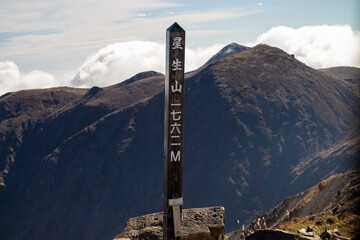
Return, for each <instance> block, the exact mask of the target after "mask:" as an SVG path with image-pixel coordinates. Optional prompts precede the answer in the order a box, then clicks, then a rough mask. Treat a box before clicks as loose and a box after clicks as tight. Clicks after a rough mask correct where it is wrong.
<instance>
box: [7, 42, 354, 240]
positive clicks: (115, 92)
mask: <svg viewBox="0 0 360 240" xmlns="http://www.w3.org/2000/svg"><path fill="white" fill-rule="evenodd" d="M163 81H164V77H163V75H161V74H157V73H154V72H148V73H144V74H140V75H138V76H135V77H134V78H132V79H130V80H128V81H127V82H124V83H120V84H117V85H113V86H110V87H107V88H98V87H93V88H92V89H90V90H82V89H81V90H76V89H68V90H69V91H74V93H73V94H72V95H71V96H66V97H60V96H61V95H59V94H60V93H61V92H59V91H58V90H56V89H48V90H36V91H32V92H31V91H22V92H17V93H12V94H10V95H7V96H3V97H2V98H1V99H0V111H1V112H3V113H5V114H4V116H5V117H3V115H1V116H2V118H1V122H0V126H1V129H2V132H1V136H0V137H1V141H2V142H1V146H0V148H1V158H0V166H1V167H2V168H1V170H2V174H3V175H2V176H3V179H4V180H3V184H2V189H1V191H0V213H1V216H2V217H1V218H0V238H1V239H14V238H18V239H28V238H30V237H32V238H36V239H81V238H84V239H112V238H113V237H114V236H115V235H116V234H118V233H119V232H121V231H122V229H123V227H124V224H125V222H126V221H127V219H129V218H130V217H134V216H138V215H143V214H147V213H152V212H158V211H162V179H163V177H162V174H163V116H164V111H163V105H164V94H163V88H164V86H163ZM185 88H186V92H185V119H184V120H185V124H184V125H185V126H184V127H185V133H184V137H185V139H184V188H183V189H184V194H183V195H184V204H185V205H184V207H185V208H190V207H206V206H214V205H222V206H224V207H225V208H226V210H227V212H226V218H227V223H226V224H227V225H226V227H227V230H228V231H229V230H233V229H235V228H236V227H237V225H236V220H237V219H239V220H240V222H245V221H246V220H249V219H251V218H252V217H253V216H254V215H255V214H257V213H260V212H264V211H266V210H269V209H270V208H271V207H273V206H275V204H277V203H279V202H280V201H281V200H283V199H284V198H285V197H287V196H289V195H292V194H295V193H297V192H300V191H303V190H305V189H307V188H308V187H310V186H312V185H313V184H315V183H317V182H318V181H319V180H320V179H321V178H323V177H325V176H327V175H329V174H331V173H334V172H340V171H344V170H347V169H351V168H354V167H355V165H356V162H355V157H356V153H349V151H345V152H344V154H348V155H347V157H346V158H344V154H338V153H339V152H338V151H334V154H330V156H329V157H330V158H331V159H332V160H331V162H332V164H329V166H326V167H324V166H322V164H323V162H322V161H312V165H311V166H312V167H311V169H308V168H301V166H303V165H302V163H303V162H304V161H306V160H308V159H309V158H311V156H314V155H315V154H317V153H319V152H321V151H329V149H333V148H334V147H335V146H337V145H338V144H341V142H342V141H345V140H343V139H346V138H347V137H349V138H350V140H351V139H353V137H355V136H352V135H346V133H347V132H348V131H349V130H350V128H351V126H352V122H353V121H354V119H355V117H356V116H358V114H359V112H358V109H357V103H358V101H359V99H358V97H357V96H356V95H355V94H354V93H353V91H352V90H351V89H349V88H348V87H347V86H346V85H345V84H344V83H343V82H342V81H339V80H338V79H335V78H333V77H331V76H329V75H327V74H325V73H322V72H320V71H317V70H314V69H312V68H309V67H307V66H306V65H304V64H303V63H301V62H299V61H297V60H296V59H295V58H293V57H291V56H290V55H288V54H286V53H285V52H283V51H282V50H280V49H277V48H272V47H270V46H266V45H258V46H256V47H254V48H251V49H248V50H246V51H242V52H240V53H238V54H235V55H232V56H229V57H226V58H223V59H220V60H217V61H214V62H212V63H210V64H209V65H208V66H207V67H204V68H201V69H199V70H198V71H196V72H193V73H192V74H191V75H188V78H187V79H186V85H185ZM44 92H48V93H47V94H45V95H42V94H43V93H44ZM25 93H26V94H28V93H32V94H34V95H36V96H31V97H26V98H22V97H21V96H22V95H23V94H25ZM49 94H50V95H51V94H53V95H54V96H55V98H56V99H57V98H61V99H62V100H61V101H59V103H58V106H57V107H56V105H54V104H51V105H50V106H49V107H47V108H45V107H42V108H41V109H43V110H42V112H40V113H38V114H37V115H36V116H33V115H32V112H33V111H35V110H36V109H38V106H41V105H40V104H37V103H36V102H41V104H43V103H44V101H45V102H46V101H47V99H49ZM61 94H64V93H61ZM67 94H69V93H67ZM11 99H13V100H11ZM36 99H38V100H36ZM35 100H36V101H35ZM31 101H34V103H31ZM27 102H29V104H27ZM14 104H15V106H14ZM16 104H17V105H16ZM28 105H29V107H28V108H27V107H26V106H28ZM16 106H17V107H16ZM32 106H35V107H32ZM16 109H19V110H18V112H19V113H17V111H16ZM14 116H15V117H14ZM9 122H18V124H17V125H16V126H15V125H14V124H13V125H11V124H10V123H9ZM9 126H10V127H9ZM353 145H354V146H357V145H358V143H356V142H353ZM335 153H337V154H338V155H336V154H335ZM322 156H323V155H322ZM330 158H325V160H324V161H325V162H326V159H330Z"/></svg>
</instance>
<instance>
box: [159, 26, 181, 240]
mask: <svg viewBox="0 0 360 240" xmlns="http://www.w3.org/2000/svg"><path fill="white" fill-rule="evenodd" d="M184 68H185V31H184V30H183V29H182V28H181V27H180V26H179V25H178V24H177V23H174V24H173V25H172V26H170V27H169V28H168V29H167V30H166V70H165V72H166V77H165V125H164V127H165V129H164V217H163V237H164V240H170V239H181V209H182V207H181V206H182V204H183V198H182V177H183V139H184V90H185V88H184Z"/></svg>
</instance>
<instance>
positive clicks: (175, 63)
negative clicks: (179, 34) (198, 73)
mask: <svg viewBox="0 0 360 240" xmlns="http://www.w3.org/2000/svg"><path fill="white" fill-rule="evenodd" d="M171 66H172V67H173V69H172V70H173V71H181V70H182V68H181V62H180V60H179V59H177V58H175V60H173V62H172V64H171Z"/></svg>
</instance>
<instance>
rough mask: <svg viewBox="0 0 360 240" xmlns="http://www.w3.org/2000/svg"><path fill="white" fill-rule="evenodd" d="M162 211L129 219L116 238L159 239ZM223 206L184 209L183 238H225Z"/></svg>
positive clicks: (160, 237) (211, 239) (161, 234)
mask: <svg viewBox="0 0 360 240" xmlns="http://www.w3.org/2000/svg"><path fill="white" fill-rule="evenodd" d="M162 214H163V213H162V212H161V213H153V214H147V215H144V216H140V217H134V218H131V219H129V221H128V222H127V223H126V227H125V229H124V231H123V232H122V233H121V234H119V235H117V236H116V237H115V238H114V240H120V239H133V240H134V239H136V240H142V239H144V240H145V239H146V240H157V239H162V238H163V231H162V219H163V217H162ZM224 224H225V209H224V208H223V207H209V208H192V209H184V210H183V220H182V228H181V231H182V239H183V240H195V239H203V240H213V239H215V240H223V239H224V233H225V226H224Z"/></svg>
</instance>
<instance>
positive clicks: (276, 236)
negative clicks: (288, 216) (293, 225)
mask: <svg viewBox="0 0 360 240" xmlns="http://www.w3.org/2000/svg"><path fill="white" fill-rule="evenodd" d="M302 239H307V238H303V237H299V236H297V235H296V234H294V233H291V232H287V231H282V230H277V229H271V230H270V229H264V230H257V231H255V232H254V233H253V234H251V235H250V236H248V237H246V240H302Z"/></svg>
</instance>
